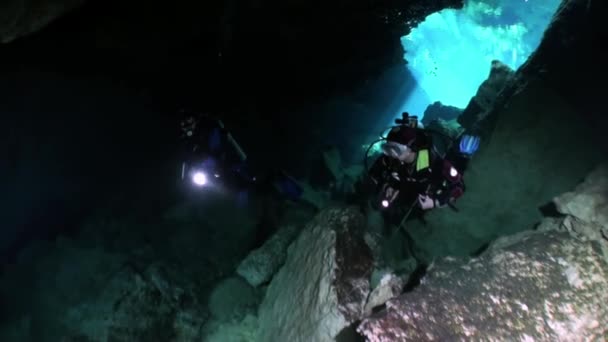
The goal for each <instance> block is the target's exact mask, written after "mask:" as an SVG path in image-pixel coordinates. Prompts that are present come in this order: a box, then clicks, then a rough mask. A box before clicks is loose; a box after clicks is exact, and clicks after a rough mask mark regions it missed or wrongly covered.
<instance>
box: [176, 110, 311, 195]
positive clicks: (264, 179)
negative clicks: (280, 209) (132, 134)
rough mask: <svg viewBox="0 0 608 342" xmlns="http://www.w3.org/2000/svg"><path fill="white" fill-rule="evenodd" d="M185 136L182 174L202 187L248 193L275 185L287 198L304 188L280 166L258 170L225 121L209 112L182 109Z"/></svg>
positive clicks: (181, 123)
mask: <svg viewBox="0 0 608 342" xmlns="http://www.w3.org/2000/svg"><path fill="white" fill-rule="evenodd" d="M180 114H181V116H182V119H181V121H180V128H181V138H182V139H183V140H184V142H185V144H184V145H183V146H184V150H183V153H182V154H183V158H182V159H183V161H182V165H181V178H182V180H187V181H188V182H190V183H191V184H193V185H194V186H196V187H198V188H207V187H212V188H218V187H221V188H222V189H224V190H226V189H227V190H230V191H234V192H236V193H239V194H248V193H249V192H251V191H260V190H262V191H267V190H268V189H269V187H272V189H274V190H275V191H278V192H279V193H280V195H281V196H282V197H283V198H287V199H290V200H294V201H295V200H297V199H298V198H299V197H300V195H301V194H302V189H301V188H300V187H299V185H298V184H297V182H296V181H295V180H294V179H292V178H291V177H289V176H287V175H286V174H285V173H284V172H282V171H280V170H275V171H272V172H269V173H266V174H264V175H262V176H260V175H257V174H255V172H253V170H252V168H251V163H250V161H249V159H248V157H247V155H246V154H245V152H244V150H243V148H242V147H241V146H240V145H239V144H238V142H237V141H236V140H235V139H234V137H233V136H232V134H231V133H230V132H229V131H228V130H227V129H226V127H225V126H224V123H223V122H222V121H221V120H219V119H215V118H212V117H210V116H208V115H205V114H202V113H199V112H195V111H190V110H182V111H180Z"/></svg>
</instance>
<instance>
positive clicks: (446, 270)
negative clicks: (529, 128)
mask: <svg viewBox="0 0 608 342" xmlns="http://www.w3.org/2000/svg"><path fill="white" fill-rule="evenodd" d="M606 179H608V167H606V166H604V167H603V168H600V169H598V170H597V171H595V172H594V173H593V174H592V175H591V176H590V177H589V178H588V180H587V181H586V182H585V183H584V184H583V185H581V186H580V187H578V188H577V190H575V193H574V194H573V193H569V194H566V195H564V196H561V197H560V198H558V199H557V200H556V202H557V205H558V207H559V208H560V210H561V211H562V212H563V213H568V215H567V216H566V217H564V218H559V219H558V218H547V219H546V220H545V221H543V222H542V224H541V225H540V227H539V229H538V230H537V231H528V232H522V233H519V234H516V235H514V236H509V237H505V238H501V239H499V240H497V241H496V242H495V243H494V244H493V245H492V246H490V248H489V249H488V250H487V251H486V252H485V253H483V254H482V255H481V256H480V257H478V258H473V259H471V260H464V259H456V258H451V257H447V258H444V259H443V260H441V261H439V262H437V263H436V264H433V265H431V267H430V268H429V270H428V274H427V275H426V276H425V277H424V278H423V279H422V284H421V285H420V286H419V287H418V288H416V289H415V290H414V291H413V292H410V293H406V294H404V295H401V296H400V297H398V298H396V299H394V300H391V301H389V302H388V303H387V306H386V309H385V310H383V311H381V312H379V313H378V314H375V315H373V316H371V317H369V318H367V319H365V320H364V321H363V322H362V323H361V325H360V326H359V328H358V331H359V332H360V333H361V334H363V335H364V336H365V337H366V338H367V340H368V341H429V340H460V339H465V340H477V339H489V340H544V341H548V340H553V341H579V340H601V339H602V338H605V337H606V336H607V334H608V306H606V303H608V292H606V290H605V289H606V287H607V286H608V254H606V246H607V245H608V239H605V238H602V237H601V236H599V235H597V234H593V233H589V232H590V231H593V228H592V227H594V226H595V227H598V226H603V227H604V228H605V227H606V221H605V212H606V203H607V201H608V182H606ZM581 200H583V201H584V202H585V204H586V205H585V206H578V205H579V204H580V203H581ZM564 208H567V209H565V210H564ZM573 215H575V216H573ZM573 220H574V221H575V222H576V225H577V226H578V229H574V228H573V225H572V222H573ZM582 227H584V228H582Z"/></svg>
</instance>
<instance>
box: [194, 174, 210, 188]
mask: <svg viewBox="0 0 608 342" xmlns="http://www.w3.org/2000/svg"><path fill="white" fill-rule="evenodd" d="M192 182H194V184H196V185H198V186H204V185H206V184H207V175H205V174H204V173H203V172H201V171H197V172H195V173H194V174H193V175H192Z"/></svg>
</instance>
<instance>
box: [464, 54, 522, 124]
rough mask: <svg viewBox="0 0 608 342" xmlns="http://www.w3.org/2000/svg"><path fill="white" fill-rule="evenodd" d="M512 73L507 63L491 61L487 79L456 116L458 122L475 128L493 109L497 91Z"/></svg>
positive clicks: (510, 77)
mask: <svg viewBox="0 0 608 342" xmlns="http://www.w3.org/2000/svg"><path fill="white" fill-rule="evenodd" d="M514 74H515V72H514V71H513V69H511V68H510V67H509V66H508V65H506V64H504V63H502V62H500V61H496V60H495V61H492V67H491V68H490V75H489V76H488V79H486V80H485V81H483V83H482V84H481V85H480V86H479V89H478V90H477V93H476V94H475V96H473V98H472V99H471V101H470V102H469V104H468V105H467V107H466V108H465V109H464V111H463V112H462V114H461V115H460V116H459V117H458V122H459V123H460V124H461V125H462V126H463V127H465V128H466V129H469V130H475V129H477V127H476V124H477V123H478V122H480V121H482V120H483V119H484V118H485V117H486V116H487V115H488V113H490V111H491V110H492V109H494V104H495V101H496V99H497V97H498V95H499V93H500V92H501V91H502V90H503V89H504V88H505V86H506V85H507V84H508V83H509V82H510V80H511V79H512V78H513V75H514Z"/></svg>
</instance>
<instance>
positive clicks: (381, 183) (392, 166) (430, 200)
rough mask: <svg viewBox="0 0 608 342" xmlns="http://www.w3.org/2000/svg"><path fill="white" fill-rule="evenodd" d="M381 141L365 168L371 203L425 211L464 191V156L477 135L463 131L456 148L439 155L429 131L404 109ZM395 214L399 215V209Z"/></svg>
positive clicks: (472, 149)
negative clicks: (372, 194) (377, 154)
mask: <svg viewBox="0 0 608 342" xmlns="http://www.w3.org/2000/svg"><path fill="white" fill-rule="evenodd" d="M397 122H398V123H399V125H397V126H395V127H393V128H392V129H391V130H390V132H389V133H388V135H387V137H386V142H385V143H384V144H383V145H382V152H383V154H382V155H381V156H380V157H378V158H377V159H376V160H375V162H374V164H373V165H372V167H371V168H370V169H369V171H368V175H369V179H370V181H371V183H372V186H373V187H374V190H373V191H374V192H375V193H376V195H377V198H376V199H375V200H374V201H373V202H372V203H373V204H374V207H375V208H377V209H381V210H384V211H385V212H386V211H391V208H398V209H403V210H406V212H407V214H405V215H409V214H410V213H411V212H412V210H417V211H422V212H424V211H428V210H431V209H434V208H444V207H452V208H454V202H455V201H456V200H457V199H458V198H460V197H461V196H462V195H463V194H464V191H465V184H464V179H463V177H462V174H463V173H464V170H465V168H466V165H467V162H468V159H469V158H470V156H471V155H472V154H473V153H474V152H475V151H476V150H477V148H478V146H479V138H477V137H473V136H468V135H465V136H463V137H462V138H461V142H460V144H459V146H458V150H456V149H455V148H451V149H450V150H448V152H447V153H446V155H445V156H441V155H440V154H439V153H438V152H437V151H436V150H435V148H434V146H433V141H432V135H431V134H430V132H428V131H426V130H424V129H422V128H419V127H418V125H417V121H416V120H415V119H413V117H409V115H407V113H404V118H403V119H400V120H397ZM397 215H401V216H403V212H400V213H398V214H397Z"/></svg>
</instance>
